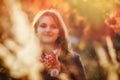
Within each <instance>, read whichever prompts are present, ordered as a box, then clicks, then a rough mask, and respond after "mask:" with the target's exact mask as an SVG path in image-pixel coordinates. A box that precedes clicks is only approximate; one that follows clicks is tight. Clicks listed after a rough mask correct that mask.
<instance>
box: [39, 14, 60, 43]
mask: <svg viewBox="0 0 120 80" xmlns="http://www.w3.org/2000/svg"><path fill="white" fill-rule="evenodd" d="M37 36H38V38H39V39H40V42H42V43H50V44H51V43H53V44H54V43H55V41H56V40H57V38H58V36H59V26H58V25H56V23H55V21H54V19H53V18H52V17H50V16H42V17H41V18H40V19H39V24H38V26H37Z"/></svg>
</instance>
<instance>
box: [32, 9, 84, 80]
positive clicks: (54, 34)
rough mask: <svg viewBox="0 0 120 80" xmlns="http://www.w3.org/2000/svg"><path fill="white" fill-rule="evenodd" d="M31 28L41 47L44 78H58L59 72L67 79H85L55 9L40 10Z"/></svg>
mask: <svg viewBox="0 0 120 80" xmlns="http://www.w3.org/2000/svg"><path fill="white" fill-rule="evenodd" d="M33 28H34V31H35V34H36V36H37V37H38V39H39V41H40V45H41V47H42V55H40V62H41V63H43V65H44V67H45V70H44V71H43V72H42V75H43V78H44V79H45V80H59V78H60V75H61V74H65V75H66V76H67V77H68V80H86V76H85V72H84V67H83V65H82V63H81V60H80V56H79V55H78V54H77V53H75V52H73V51H72V49H71V44H70V42H69V37H68V31H67V27H66V25H65V24H64V22H63V20H62V17H61V16H60V14H59V13H58V12H57V11H56V10H54V9H49V10H44V11H40V12H39V13H38V14H37V15H36V16H35V18H34V20H33Z"/></svg>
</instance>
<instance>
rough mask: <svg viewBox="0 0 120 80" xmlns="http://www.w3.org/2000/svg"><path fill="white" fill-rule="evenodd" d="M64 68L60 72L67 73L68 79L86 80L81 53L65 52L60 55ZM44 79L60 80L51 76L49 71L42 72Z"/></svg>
mask: <svg viewBox="0 0 120 80" xmlns="http://www.w3.org/2000/svg"><path fill="white" fill-rule="evenodd" d="M59 61H60V63H61V67H62V70H61V72H60V74H62V73H65V74H66V75H67V76H68V78H69V79H68V80H86V74H85V70H84V66H83V64H82V62H81V59H80V56H79V54H77V53H75V52H73V53H72V54H65V55H62V56H60V57H59ZM42 75H43V78H44V80H60V79H59V78H55V77H50V75H49V74H47V71H43V72H42Z"/></svg>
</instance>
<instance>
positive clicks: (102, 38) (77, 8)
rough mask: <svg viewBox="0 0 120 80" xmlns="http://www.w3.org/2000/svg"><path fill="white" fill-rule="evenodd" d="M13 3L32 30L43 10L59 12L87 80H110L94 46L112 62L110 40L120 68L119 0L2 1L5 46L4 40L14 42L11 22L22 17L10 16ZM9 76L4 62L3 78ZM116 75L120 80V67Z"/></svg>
mask: <svg viewBox="0 0 120 80" xmlns="http://www.w3.org/2000/svg"><path fill="white" fill-rule="evenodd" d="M12 2H16V3H17V5H18V6H20V7H21V11H22V12H24V14H26V16H27V19H28V22H29V25H30V26H29V27H31V25H32V21H33V18H34V16H35V15H36V13H37V12H38V11H40V10H43V9H51V8H55V9H57V10H58V11H59V12H60V14H61V15H62V17H63V20H64V21H65V24H66V25H67V28H68V30H69V34H70V40H71V42H72V46H73V49H74V50H75V51H76V52H77V53H79V55H80V56H81V59H82V61H83V64H84V67H85V70H86V75H87V80H108V79H107V75H108V74H107V70H105V69H104V68H103V67H102V66H101V64H100V63H99V58H98V56H97V54H96V52H95V49H94V43H96V42H97V43H99V44H100V45H101V46H102V47H103V48H104V49H105V50H106V54H107V56H108V57H109V61H111V59H110V56H109V50H108V49H107V44H106V37H107V36H109V37H110V38H111V40H112V43H113V46H114V50H115V55H116V62H117V64H118V65H119V63H120V0H0V44H3V45H4V41H5V40H7V39H13V33H12V32H11V28H12V26H13V25H14V23H13V21H14V20H13V21H12V19H13V18H14V17H16V16H20V15H21V13H19V12H18V14H16V15H14V14H11V13H12V12H10V9H11V8H10V5H9V3H10V4H12ZM16 9H17V8H16ZM11 11H12V10H11ZM11 15H12V16H11ZM11 17H13V18H11ZM14 19H15V18H14ZM21 24H22V23H21ZM23 24H24V23H23ZM16 43H17V42H16ZM18 45H19V44H18ZM10 52H11V53H14V52H12V51H10ZM0 53H1V52H0ZM103 57H104V56H103ZM113 65H114V64H113ZM8 72H9V71H8V69H7V68H6V67H5V66H4V64H3V63H2V61H1V63H0V76H2V77H6V78H7V76H8V75H9V73H8ZM5 74H7V75H5ZM116 74H117V76H118V77H119V78H118V79H116V80H119V79H120V68H119V67H118V68H117V71H116ZM0 80H2V79H0ZM6 80H7V79H6ZM109 80H110V79H109ZM114 80H115V79H114Z"/></svg>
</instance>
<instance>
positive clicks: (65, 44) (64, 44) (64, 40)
mask: <svg viewBox="0 0 120 80" xmlns="http://www.w3.org/2000/svg"><path fill="white" fill-rule="evenodd" d="M42 16H51V17H52V18H53V19H54V21H55V22H56V24H57V25H59V27H60V32H59V37H58V39H57V40H56V44H57V45H59V46H60V47H61V49H62V50H63V51H65V52H66V53H70V52H71V51H72V48H71V44H70V41H69V37H68V31H67V27H66V25H65V24H64V21H63V19H62V17H61V15H60V14H59V12H58V11H56V10H55V9H46V10H43V11H40V12H38V13H37V15H36V16H35V17H34V20H33V23H32V27H33V28H34V32H35V33H36V32H37V30H36V29H37V27H38V23H39V19H40V18H41V17H42Z"/></svg>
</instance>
